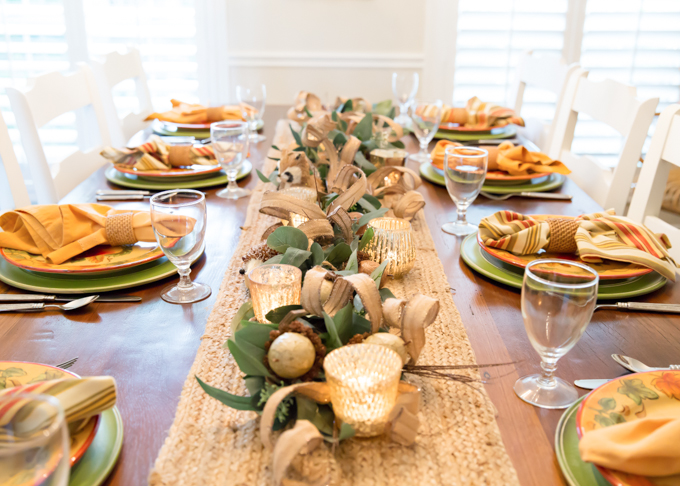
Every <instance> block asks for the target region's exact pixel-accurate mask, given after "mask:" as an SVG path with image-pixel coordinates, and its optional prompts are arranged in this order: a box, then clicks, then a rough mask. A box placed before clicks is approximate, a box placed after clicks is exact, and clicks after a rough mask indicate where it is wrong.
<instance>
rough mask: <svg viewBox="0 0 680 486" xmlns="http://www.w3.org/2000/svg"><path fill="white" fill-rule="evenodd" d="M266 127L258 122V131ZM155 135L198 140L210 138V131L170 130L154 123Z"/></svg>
mask: <svg viewBox="0 0 680 486" xmlns="http://www.w3.org/2000/svg"><path fill="white" fill-rule="evenodd" d="M263 126H264V121H263V120H258V123H257V130H260V129H261V128H262V127H263ZM151 127H152V129H153V131H154V133H156V134H158V135H163V136H164V137H194V138H196V139H197V140H200V139H203V138H210V129H208V130H201V129H192V128H178V129H177V130H168V129H167V128H166V127H165V126H164V125H163V124H162V123H159V122H156V121H154V122H153V123H152V124H151Z"/></svg>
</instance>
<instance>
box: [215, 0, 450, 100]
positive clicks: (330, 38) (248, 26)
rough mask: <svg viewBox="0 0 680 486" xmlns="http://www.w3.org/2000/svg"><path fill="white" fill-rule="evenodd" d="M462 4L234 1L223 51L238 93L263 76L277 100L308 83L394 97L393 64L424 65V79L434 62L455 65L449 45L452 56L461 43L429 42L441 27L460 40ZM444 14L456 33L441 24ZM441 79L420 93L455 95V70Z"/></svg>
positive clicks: (325, 89)
mask: <svg viewBox="0 0 680 486" xmlns="http://www.w3.org/2000/svg"><path fill="white" fill-rule="evenodd" d="M217 1H219V0H217ZM455 6H457V2H456V0H226V9H225V10H226V12H225V15H226V44H227V46H226V49H223V50H222V54H221V56H220V57H221V59H224V60H225V62H226V63H227V66H228V75H227V76H228V86H229V87H228V90H229V91H230V95H231V98H232V99H233V91H234V90H235V87H236V85H238V84H239V83H257V82H263V83H264V84H266V86H267V97H268V100H267V102H268V103H271V104H290V103H291V102H292V101H293V99H294V96H295V94H296V93H297V92H298V91H299V90H301V89H304V90H307V91H311V92H314V93H316V94H317V95H319V96H320V97H321V99H322V100H323V101H330V100H331V99H335V96H338V95H341V96H347V97H354V96H363V97H365V98H367V99H368V100H369V101H371V102H375V101H380V100H382V99H386V98H390V97H391V96H392V91H391V76H392V72H393V71H395V70H396V71H398V70H405V71H417V72H418V73H419V74H420V75H421V80H422V79H423V75H424V74H426V72H427V71H428V69H432V70H433V72H434V71H436V70H439V71H440V72H442V69H445V68H446V66H448V64H449V61H448V60H442V59H441V55H442V50H441V49H442V48H444V49H445V50H448V51H449V52H451V55H452V53H453V49H447V46H446V45H442V46H440V48H439V49H437V48H434V49H431V48H427V46H430V45H432V44H436V43H437V42H436V41H434V39H433V36H432V34H431V32H430V33H428V31H432V30H439V34H440V39H448V41H446V42H448V43H449V44H448V46H449V47H452V46H453V45H454V44H455V30H456V28H455V26H456V18H455ZM265 12H266V15H264V13H265ZM447 16H448V18H447ZM444 19H446V22H447V23H448V25H449V26H450V27H449V29H447V30H448V33H447V32H445V31H442V29H441V28H439V29H435V27H434V26H435V24H436V23H437V22H439V23H440V24H439V25H440V26H442V25H444V24H443V23H442V22H443V21H444ZM452 36H453V37H452ZM425 52H428V54H429V55H430V59H427V58H426V55H425ZM437 56H440V57H439V59H437V60H436V61H435V59H436V58H437ZM451 62H452V60H451ZM428 77H429V76H428ZM433 78H436V79H435V80H434V82H435V83H442V89H440V90H439V92H435V91H437V90H436V89H431V87H432V86H433V83H432V81H431V82H430V83H428V84H423V82H422V81H421V89H420V93H419V95H421V96H423V95H427V96H430V97H431V96H436V97H441V98H443V99H445V100H446V101H448V100H450V98H451V89H452V86H453V85H452V82H453V75H452V72H451V73H450V79H446V76H434V75H433ZM225 84H226V83H225ZM447 85H448V86H447ZM220 96H224V94H223V93H220Z"/></svg>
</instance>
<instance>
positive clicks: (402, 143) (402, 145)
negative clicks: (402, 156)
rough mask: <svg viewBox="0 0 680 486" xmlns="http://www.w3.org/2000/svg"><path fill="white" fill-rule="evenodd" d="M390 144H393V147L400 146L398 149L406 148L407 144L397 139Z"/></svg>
mask: <svg viewBox="0 0 680 486" xmlns="http://www.w3.org/2000/svg"><path fill="white" fill-rule="evenodd" d="M390 145H392V147H394V148H398V149H404V148H406V145H404V142H402V141H401V140H397V141H396V142H391V143H390Z"/></svg>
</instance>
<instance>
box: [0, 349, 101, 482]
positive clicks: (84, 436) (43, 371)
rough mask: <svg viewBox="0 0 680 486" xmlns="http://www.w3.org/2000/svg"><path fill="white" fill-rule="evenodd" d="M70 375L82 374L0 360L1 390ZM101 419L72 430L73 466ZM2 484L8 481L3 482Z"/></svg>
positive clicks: (48, 366)
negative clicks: (74, 430)
mask: <svg viewBox="0 0 680 486" xmlns="http://www.w3.org/2000/svg"><path fill="white" fill-rule="evenodd" d="M69 377H73V378H80V376H78V375H77V374H75V373H72V372H70V371H67V370H62V369H61V368H55V367H54V366H50V365H45V364H39V363H26V362H23V361H0V390H4V389H6V388H12V387H15V386H20V385H28V384H31V383H38V382H40V381H47V380H58V379H61V378H69ZM99 419H100V416H99V415H96V416H94V417H92V418H90V420H89V421H88V422H87V423H86V424H85V425H84V426H83V427H81V428H79V429H78V431H76V432H71V434H70V436H71V457H70V460H71V467H73V466H75V465H76V463H78V461H79V460H80V458H81V457H83V454H85V451H87V448H88V447H90V444H91V443H92V441H93V440H94V436H95V434H96V433H97V428H98V427H99ZM48 459H49V458H48ZM36 467H44V468H45V469H46V470H47V471H51V470H54V468H55V467H56V463H55V464H50V463H49V462H48V463H45V464H38V463H36ZM0 472H1V471H0ZM0 479H2V474H0ZM2 484H7V483H4V482H2ZM9 484H12V485H16V486H29V485H30V483H26V482H23V481H22V480H19V481H18V482H16V483H15V482H12V480H10V482H9Z"/></svg>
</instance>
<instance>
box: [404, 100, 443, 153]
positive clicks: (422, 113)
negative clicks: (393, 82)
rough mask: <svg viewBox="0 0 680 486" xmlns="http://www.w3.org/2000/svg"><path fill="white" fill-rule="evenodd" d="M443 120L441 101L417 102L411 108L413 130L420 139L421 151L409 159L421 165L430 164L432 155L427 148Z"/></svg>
mask: <svg viewBox="0 0 680 486" xmlns="http://www.w3.org/2000/svg"><path fill="white" fill-rule="evenodd" d="M441 120H442V102H441V100H437V101H434V102H426V101H416V102H415V104H414V105H413V107H412V108H411V121H412V123H411V129H412V130H413V133H415V134H416V137H417V138H418V142H419V143H420V151H419V152H418V153H417V154H411V155H410V156H409V159H411V160H415V161H416V162H419V163H421V164H423V163H425V162H430V160H431V159H430V153H429V151H428V150H427V146H428V144H429V143H430V141H431V140H432V139H433V138H434V135H435V133H437V130H438V129H439V123H440V122H441Z"/></svg>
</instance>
